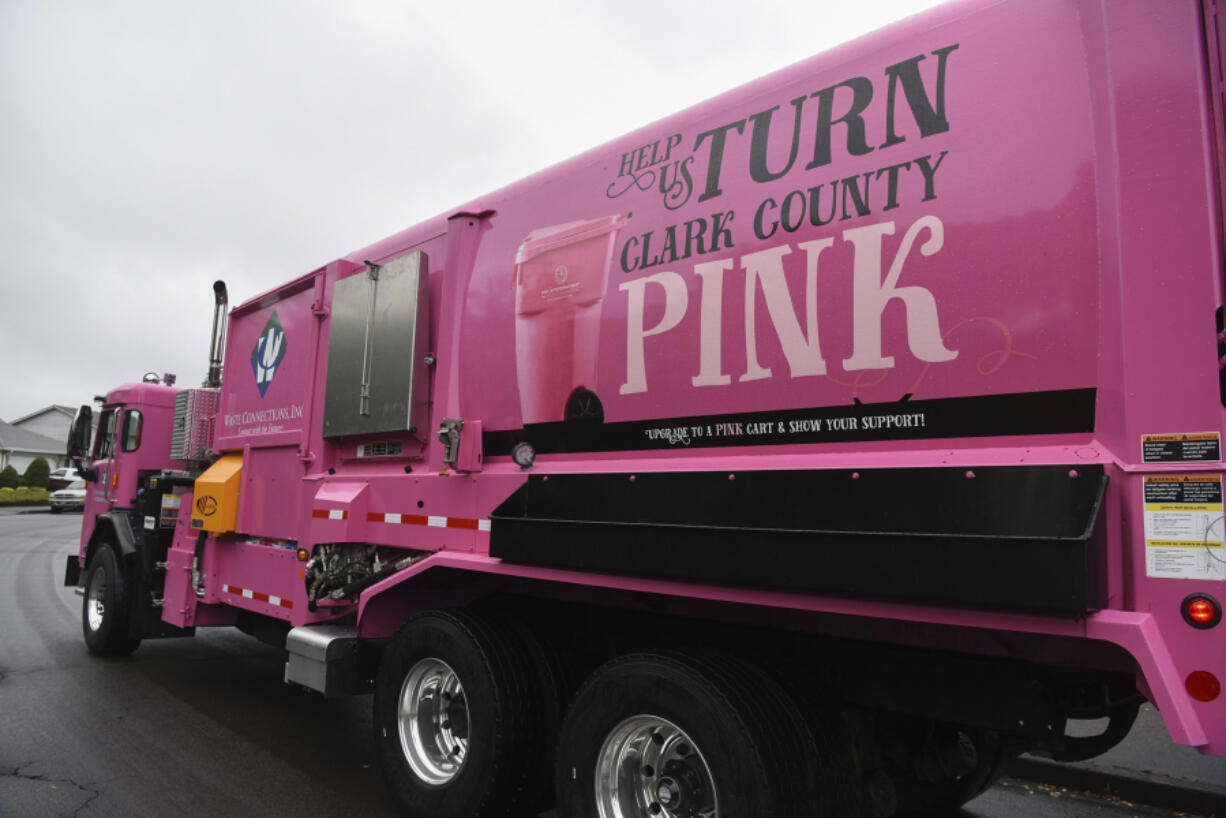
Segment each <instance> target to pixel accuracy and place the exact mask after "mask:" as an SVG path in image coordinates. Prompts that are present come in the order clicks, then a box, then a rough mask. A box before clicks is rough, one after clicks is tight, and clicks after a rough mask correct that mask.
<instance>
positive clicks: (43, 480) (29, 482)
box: [21, 457, 51, 489]
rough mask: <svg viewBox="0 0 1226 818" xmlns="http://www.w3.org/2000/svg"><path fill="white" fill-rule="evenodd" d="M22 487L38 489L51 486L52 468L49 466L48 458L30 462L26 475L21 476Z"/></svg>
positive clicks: (39, 458) (35, 459) (37, 458)
mask: <svg viewBox="0 0 1226 818" xmlns="http://www.w3.org/2000/svg"><path fill="white" fill-rule="evenodd" d="M21 485H23V486H29V487H31V488H38V489H45V488H47V486H49V485H51V467H50V466H49V465H47V458H45V457H36V458H34V459H33V460H31V461H30V465H28V466H26V473H25V474H23V475H22V476H21Z"/></svg>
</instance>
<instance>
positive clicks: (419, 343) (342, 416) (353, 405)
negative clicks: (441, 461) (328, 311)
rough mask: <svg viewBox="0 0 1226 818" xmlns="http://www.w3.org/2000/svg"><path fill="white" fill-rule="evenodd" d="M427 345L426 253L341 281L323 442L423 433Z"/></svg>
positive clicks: (335, 307) (334, 315) (330, 351)
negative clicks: (395, 433) (375, 434)
mask: <svg viewBox="0 0 1226 818" xmlns="http://www.w3.org/2000/svg"><path fill="white" fill-rule="evenodd" d="M429 338H430V299H429V294H428V289H427V259H426V255H425V254H424V253H420V252H418V253H410V254H408V255H406V256H401V257H399V258H396V259H392V260H391V261H389V262H387V263H386V264H379V265H373V266H371V267H370V268H369V269H367V270H366V271H365V272H363V273H358V274H357V275H353V276H350V277H348V278H342V279H339V280H338V281H337V282H336V283H335V284H334V285H333V289H332V321H331V331H330V334H329V338H328V383H327V392H326V394H325V396H324V437H340V436H342V435H364V434H373V433H379V432H406V431H407V432H417V431H418V430H420V429H424V428H425V425H426V423H427V421H428V412H429V396H428V389H429V383H428V381H427V379H426V363H425V357H426V347H427V345H428V343H429Z"/></svg>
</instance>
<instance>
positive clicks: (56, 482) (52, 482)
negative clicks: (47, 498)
mask: <svg viewBox="0 0 1226 818" xmlns="http://www.w3.org/2000/svg"><path fill="white" fill-rule="evenodd" d="M80 479H81V475H80V473H79V472H77V470H76V469H74V468H70V467H64V468H62V469H56V470H55V471H53V472H51V474H50V475H48V478H47V487H48V488H50V489H51V490H52V491H55V490H56V489H62V488H67V487H68V485H69V484H70V483H72V482H73V481H74V480H80Z"/></svg>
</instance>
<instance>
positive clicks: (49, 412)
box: [9, 404, 77, 449]
mask: <svg viewBox="0 0 1226 818" xmlns="http://www.w3.org/2000/svg"><path fill="white" fill-rule="evenodd" d="M76 413H77V410H76V407H74V406H60V405H59V404H52V405H51V406H47V407H44V408H42V409H39V410H38V411H37V412H31V413H30V414H28V415H23V416H22V417H19V418H17V419H16V420H10V421H9V423H10V424H11V425H13V426H16V427H17V428H18V429H21V430H22V431H26V432H33V433H34V434H36V435H43V436H44V437H49V438H51V439H52V440H60V441H63V443H64V444H65V445H67V444H68V430H69V429H70V428H71V427H72V419H73V417H75V416H76ZM60 448H61V449H62V448H63V446H61V447H60Z"/></svg>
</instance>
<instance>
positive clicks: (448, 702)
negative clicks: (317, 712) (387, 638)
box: [374, 611, 560, 818]
mask: <svg viewBox="0 0 1226 818" xmlns="http://www.w3.org/2000/svg"><path fill="white" fill-rule="evenodd" d="M547 679H548V669H547V668H546V663H545V662H544V659H543V654H542V653H541V651H540V649H539V647H538V646H536V645H535V644H534V643H533V640H532V637H531V636H530V635H528V634H527V633H526V632H524V631H522V630H520V629H519V628H518V627H516V625H515V624H514V623H511V622H508V621H506V620H505V619H503V620H499V619H498V618H496V617H493V616H489V615H475V614H473V613H469V612H460V611H430V612H427V613H424V614H420V615H418V616H416V617H414V618H413V619H411V620H410V621H409V622H408V623H407V624H405V626H404V627H403V628H401V629H400V632H399V633H398V634H397V635H396V638H395V639H394V640H393V642H392V644H391V645H390V646H389V647H388V649H387V652H386V653H385V654H384V656H383V660H382V661H381V663H380V666H379V674H378V677H377V680H376V682H375V697H374V727H375V745H376V751H377V754H378V758H379V763H380V767H381V769H382V771H383V775H384V778H385V779H386V780H387V782H388V785H389V787H390V788H391V790H392V792H393V794H394V795H395V797H396V799H397V801H398V802H399V804H400V806H401V808H402V809H403V810H404V813H405V814H406V815H409V816H414V817H417V816H420V818H470V817H471V818H476V817H477V816H490V815H519V814H534V812H533V811H534V810H535V811H539V810H540V809H541V808H543V806H545V805H544V804H543V803H542V801H543V800H544V796H545V794H546V793H547V791H548V788H549V781H548V771H549V768H548V766H547V764H546V763H545V760H546V759H547V758H548V753H549V743H550V739H551V738H552V736H551V735H550V732H551V731H550V725H551V724H556V723H557V721H558V718H557V710H558V709H559V708H560V704H559V703H558V702H557V700H556V699H557V697H556V694H555V693H552V691H553V690H554V689H555V688H554V686H553V685H552V684H546V683H543V682H545V681H547ZM551 709H552V715H551Z"/></svg>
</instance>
